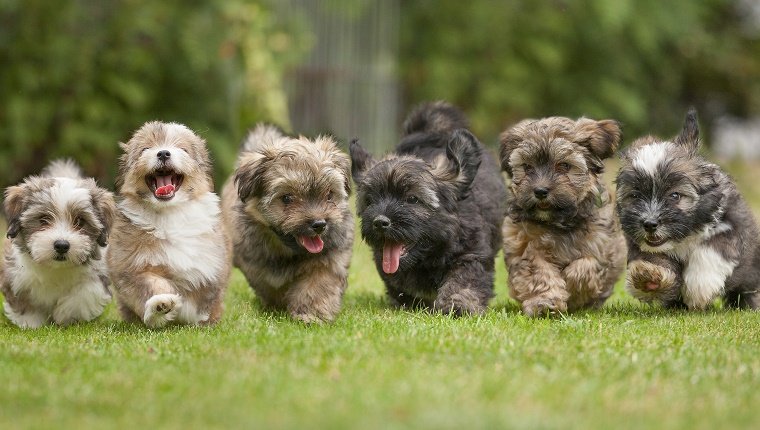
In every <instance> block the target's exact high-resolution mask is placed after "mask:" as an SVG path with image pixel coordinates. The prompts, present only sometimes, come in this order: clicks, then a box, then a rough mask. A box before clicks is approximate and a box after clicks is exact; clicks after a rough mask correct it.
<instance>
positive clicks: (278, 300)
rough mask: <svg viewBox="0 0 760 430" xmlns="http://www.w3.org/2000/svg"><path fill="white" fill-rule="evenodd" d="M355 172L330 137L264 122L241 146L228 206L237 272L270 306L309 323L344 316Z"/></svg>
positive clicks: (226, 193) (228, 185) (224, 194)
mask: <svg viewBox="0 0 760 430" xmlns="http://www.w3.org/2000/svg"><path fill="white" fill-rule="evenodd" d="M350 168H351V167H350V162H349V159H348V155H346V154H345V153H343V152H341V151H340V150H339V149H338V147H337V145H336V143H335V141H334V140H333V139H332V138H331V137H328V136H321V137H318V138H316V139H314V140H310V139H307V138H305V137H290V136H286V135H284V134H283V133H282V132H280V130H278V129H277V128H275V127H272V126H269V125H263V124H262V125H258V126H257V127H256V128H255V129H254V130H252V131H251V132H250V133H249V134H248V136H247V138H246V139H245V141H244V142H243V146H242V148H241V150H240V155H239V156H238V166H237V169H236V170H235V174H234V176H233V177H231V178H230V179H229V180H228V181H227V183H226V184H225V186H224V191H223V192H222V207H223V208H224V216H225V223H226V224H227V226H228V230H229V231H230V232H231V233H232V238H233V239H232V240H233V246H234V262H235V266H237V267H238V268H240V270H241V271H242V272H243V274H244V275H245V277H246V279H247V280H248V283H249V284H250V286H251V288H253V290H254V291H255V292H256V295H257V296H258V297H259V299H260V300H261V302H262V303H263V304H264V306H267V307H271V308H274V309H283V310H287V311H288V313H290V315H291V317H293V318H294V319H297V320H300V321H303V322H307V323H316V322H322V321H332V320H333V319H335V316H336V315H337V314H338V312H339V311H340V308H341V303H342V299H343V292H344V291H345V290H346V287H347V282H346V278H347V277H348V266H349V264H350V262H351V246H352V245H353V241H354V219H353V217H352V216H351V211H350V210H349V209H348V195H349V193H350V191H351V186H350V185H351V183H350Z"/></svg>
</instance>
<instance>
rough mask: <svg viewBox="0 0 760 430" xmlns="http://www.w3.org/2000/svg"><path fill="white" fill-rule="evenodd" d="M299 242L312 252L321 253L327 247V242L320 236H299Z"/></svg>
mask: <svg viewBox="0 0 760 430" xmlns="http://www.w3.org/2000/svg"><path fill="white" fill-rule="evenodd" d="M297 239H298V244H299V245H301V246H303V247H304V248H305V249H306V250H307V251H309V252H310V253H312V254H319V253H320V252H322V249H323V248H324V247H325V243H324V242H323V241H322V238H321V237H319V236H298V237H297Z"/></svg>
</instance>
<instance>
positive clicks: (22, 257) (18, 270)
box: [0, 160, 116, 328]
mask: <svg viewBox="0 0 760 430" xmlns="http://www.w3.org/2000/svg"><path fill="white" fill-rule="evenodd" d="M4 205H5V213H6V216H7V219H8V240H6V241H5V254H4V267H3V264H0V281H1V282H2V292H3V295H4V296H5V305H4V306H5V315H6V316H7V317H8V319H9V320H11V322H12V323H13V324H15V325H17V326H19V327H21V328H37V327H41V326H43V325H45V324H48V323H50V322H51V321H52V322H53V323H55V324H58V325H68V324H71V323H75V322H79V321H90V320H92V319H94V318H96V317H98V316H99V315H100V314H101V313H103V309H104V308H105V307H106V305H107V304H108V303H109V302H110V301H111V293H110V291H109V290H108V284H109V281H108V277H107V276H106V264H105V259H104V258H103V254H104V252H105V249H106V246H107V244H108V235H109V233H110V230H111V225H112V223H113V220H114V217H115V215H116V207H115V203H114V200H113V195H112V194H111V193H110V192H108V191H106V190H104V189H103V188H100V187H98V186H97V184H96V183H95V180H94V179H92V178H84V177H83V176H82V172H81V171H80V170H79V167H78V166H77V165H76V164H74V162H72V161H68V160H67V161H63V160H57V161H53V162H52V163H51V164H50V165H49V166H48V167H46V168H45V169H44V170H43V171H42V173H41V174H40V175H38V176H30V177H28V178H26V179H24V181H23V182H22V183H21V184H19V185H15V186H12V187H9V188H8V189H6V190H5V202H4Z"/></svg>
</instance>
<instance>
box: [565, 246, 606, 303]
mask: <svg viewBox="0 0 760 430" xmlns="http://www.w3.org/2000/svg"><path fill="white" fill-rule="evenodd" d="M562 277H563V278H564V279H565V283H566V285H567V291H568V292H569V293H570V299H569V302H568V307H569V308H570V309H571V310H573V309H580V308H583V307H586V306H590V305H593V304H594V303H598V302H599V301H600V299H606V298H607V297H608V296H609V295H610V293H611V292H612V289H611V288H608V286H607V285H605V284H604V277H605V269H604V267H603V266H602V265H601V264H600V263H599V260H597V259H596V258H593V257H583V258H579V259H577V260H574V261H572V262H571V263H570V264H568V265H567V266H566V267H565V268H564V269H563V270H562Z"/></svg>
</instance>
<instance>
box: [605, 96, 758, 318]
mask: <svg viewBox="0 0 760 430" xmlns="http://www.w3.org/2000/svg"><path fill="white" fill-rule="evenodd" d="M698 147H699V127H698V124H697V117H696V112H694V111H693V110H692V111H689V113H688V114H687V116H686V120H685V123H684V126H683V129H682V131H681V133H680V134H679V135H678V136H676V137H675V139H673V140H670V141H668V140H662V139H658V138H655V137H652V136H647V137H644V138H641V139H638V140H637V141H635V142H634V143H633V145H632V146H631V148H630V149H629V150H628V151H627V152H626V153H624V154H623V157H622V158H623V165H622V167H621V169H620V172H619V173H618V177H617V184H618V198H617V207H618V212H619V214H620V220H621V224H622V226H623V230H624V232H625V234H626V237H627V239H628V254H629V255H628V276H627V278H626V281H627V282H626V286H627V288H628V291H630V292H631V294H632V295H633V296H634V297H636V298H638V299H640V300H642V301H644V302H659V303H662V304H663V305H665V306H667V307H683V306H686V307H688V308H689V309H705V308H707V307H708V306H709V305H710V304H711V303H712V302H713V301H714V300H715V299H716V298H718V297H723V298H724V300H725V304H726V305H727V306H733V307H747V308H752V309H757V308H758V306H760V290H759V289H758V285H760V253H759V252H758V237H759V236H760V235H759V234H758V233H760V232H759V231H758V227H757V224H756V222H755V220H754V218H753V216H752V213H751V211H750V209H749V208H748V207H747V204H746V203H745V201H744V199H743V198H742V197H741V195H739V192H738V191H737V189H736V185H735V184H734V182H733V181H732V180H731V178H730V177H729V176H728V175H726V174H725V173H724V172H723V171H721V170H720V168H719V167H718V166H716V165H715V164H712V163H710V162H708V161H706V160H704V159H703V158H701V157H700V156H698V155H697V150H698Z"/></svg>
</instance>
